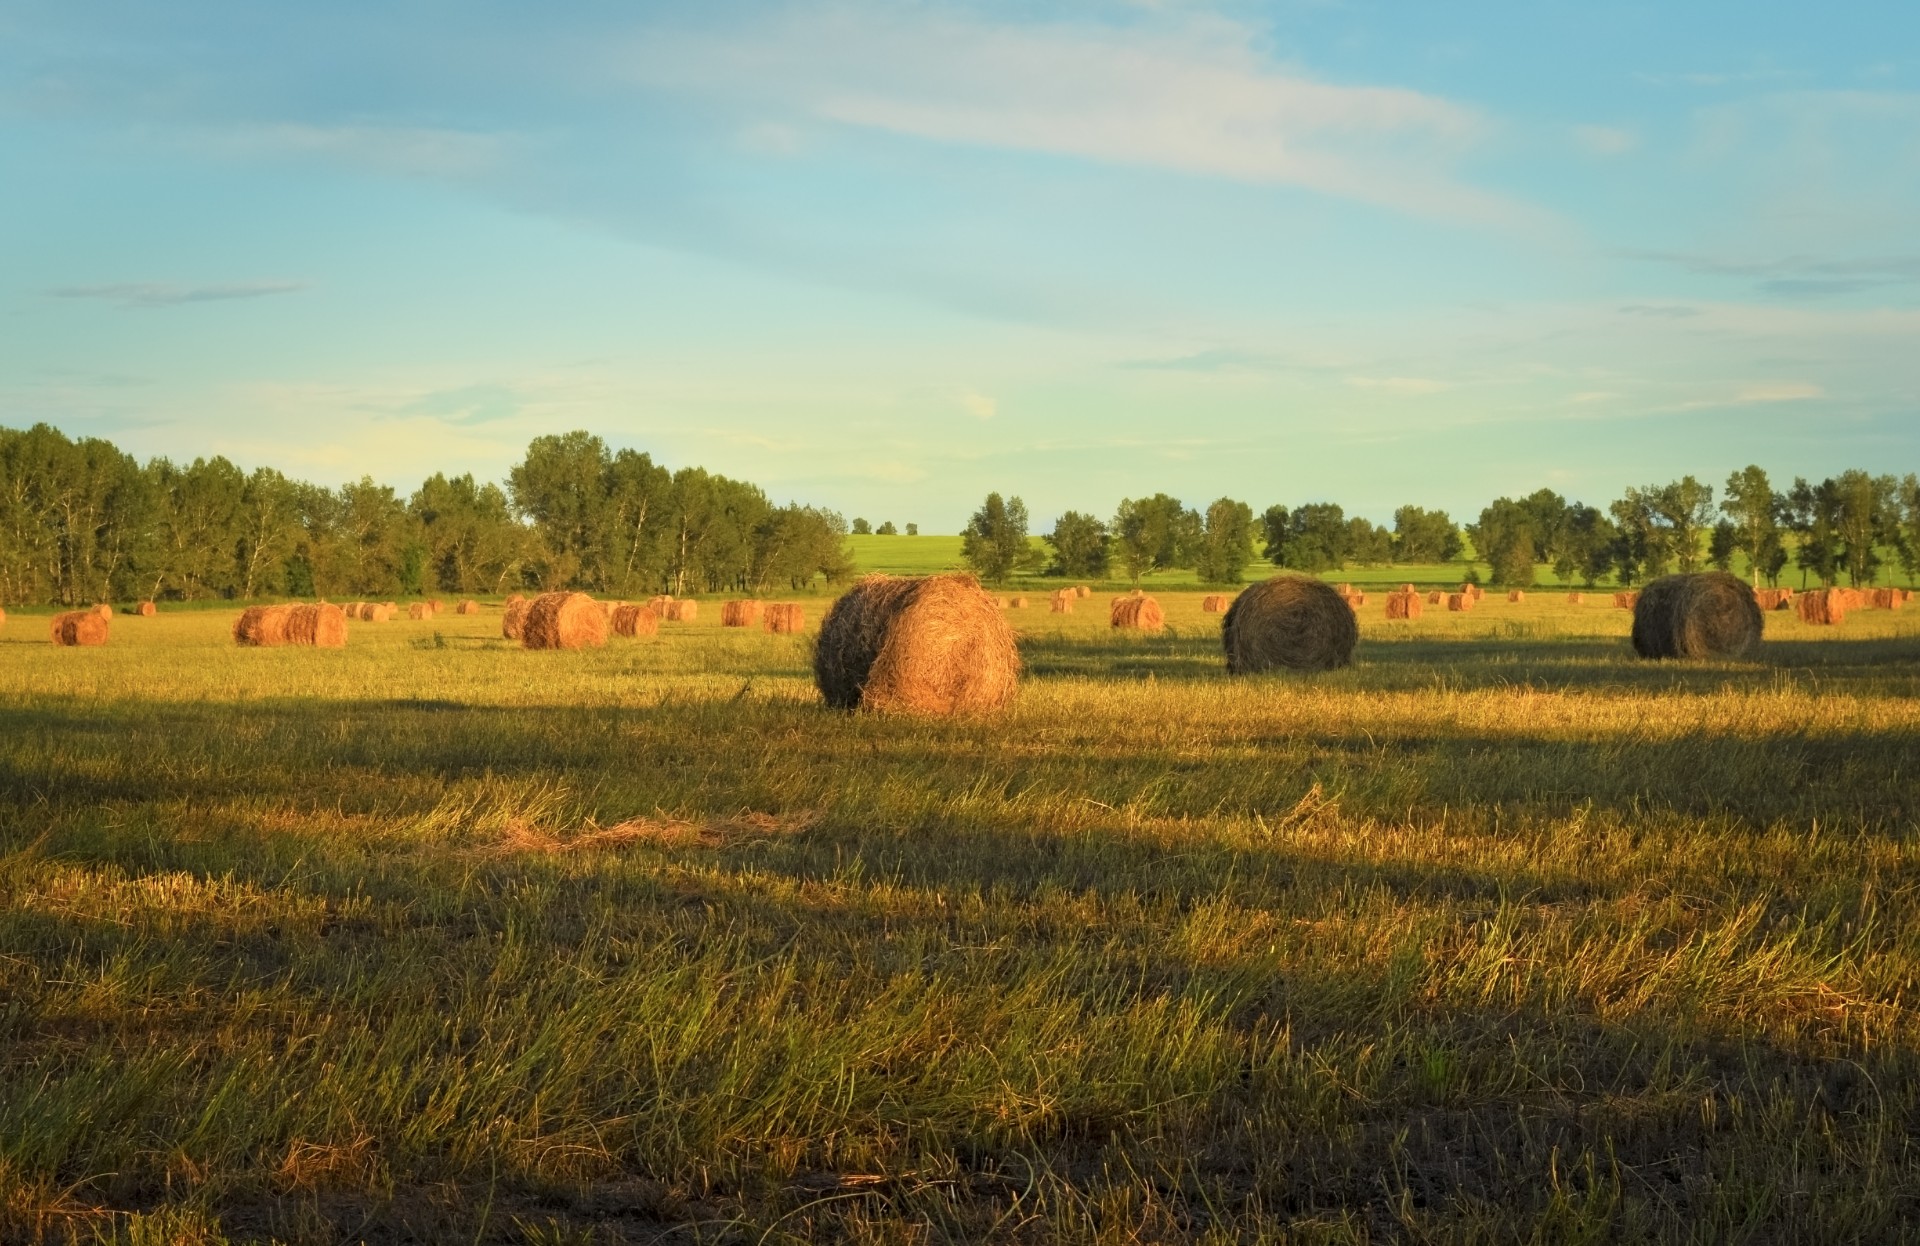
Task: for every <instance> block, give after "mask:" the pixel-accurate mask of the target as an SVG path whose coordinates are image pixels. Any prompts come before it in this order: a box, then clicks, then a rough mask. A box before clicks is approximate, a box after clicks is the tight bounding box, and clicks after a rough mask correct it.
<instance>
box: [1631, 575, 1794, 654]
mask: <svg viewBox="0 0 1920 1246" xmlns="http://www.w3.org/2000/svg"><path fill="white" fill-rule="evenodd" d="M1762 624H1763V620H1762V618H1761V615H1760V603H1759V602H1758V601H1755V600H1754V596H1753V589H1752V587H1751V586H1750V585H1748V584H1747V582H1746V581H1745V580H1742V579H1741V578H1740V577H1739V576H1737V575H1728V574H1727V573H1726V572H1724V571H1697V572H1693V573H1691V574H1688V575H1665V576H1661V577H1660V578H1659V579H1657V580H1655V581H1653V582H1652V583H1651V584H1649V585H1647V586H1646V587H1645V588H1644V589H1642V590H1640V600H1639V601H1637V602H1635V603H1634V607H1633V651H1634V652H1635V653H1637V654H1639V655H1640V656H1641V657H1643V658H1740V657H1746V656H1747V655H1748V654H1751V653H1752V652H1753V651H1754V650H1755V649H1756V648H1758V647H1759V645H1760V632H1761V628H1762Z"/></svg>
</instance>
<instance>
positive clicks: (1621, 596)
mask: <svg viewBox="0 0 1920 1246" xmlns="http://www.w3.org/2000/svg"><path fill="white" fill-rule="evenodd" d="M1639 600H1640V594H1638V593H1632V592H1628V593H1615V594H1614V595H1613V608H1614V609H1615V610H1631V609H1633V607H1634V603H1636V602H1638V601H1639Z"/></svg>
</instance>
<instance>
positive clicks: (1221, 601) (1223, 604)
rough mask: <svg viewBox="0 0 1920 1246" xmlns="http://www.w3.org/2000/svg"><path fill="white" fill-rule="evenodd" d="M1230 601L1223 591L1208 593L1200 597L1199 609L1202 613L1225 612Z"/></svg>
mask: <svg viewBox="0 0 1920 1246" xmlns="http://www.w3.org/2000/svg"><path fill="white" fill-rule="evenodd" d="M1232 601H1233V599H1232V598H1231V597H1228V596H1227V595H1226V594H1225V593H1208V594H1207V595H1206V596H1205V597H1202V598H1201V599H1200V610H1201V612H1202V613H1203V614H1225V613H1226V612H1227V607H1228V606H1229V605H1231V604H1232Z"/></svg>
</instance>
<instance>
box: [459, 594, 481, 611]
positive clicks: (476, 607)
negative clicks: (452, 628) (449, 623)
mask: <svg viewBox="0 0 1920 1246" xmlns="http://www.w3.org/2000/svg"><path fill="white" fill-rule="evenodd" d="M454 613H455V614H479V613H480V603H479V602H477V601H475V600H474V599H473V598H471V597H469V598H467V599H466V600H465V601H463V602H461V603H460V606H459V608H458V609H457V610H455V611H454Z"/></svg>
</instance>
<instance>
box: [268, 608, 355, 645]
mask: <svg viewBox="0 0 1920 1246" xmlns="http://www.w3.org/2000/svg"><path fill="white" fill-rule="evenodd" d="M282 609H284V610H286V612H287V615H286V623H285V630H284V632H283V635H284V638H285V643H286V644H289V645H310V646H312V647H314V648H317V649H344V648H346V647H347V615H346V612H345V611H344V610H342V609H340V607H338V606H330V605H328V604H327V603H325V602H321V603H319V604H318V605H312V606H285V607H282Z"/></svg>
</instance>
